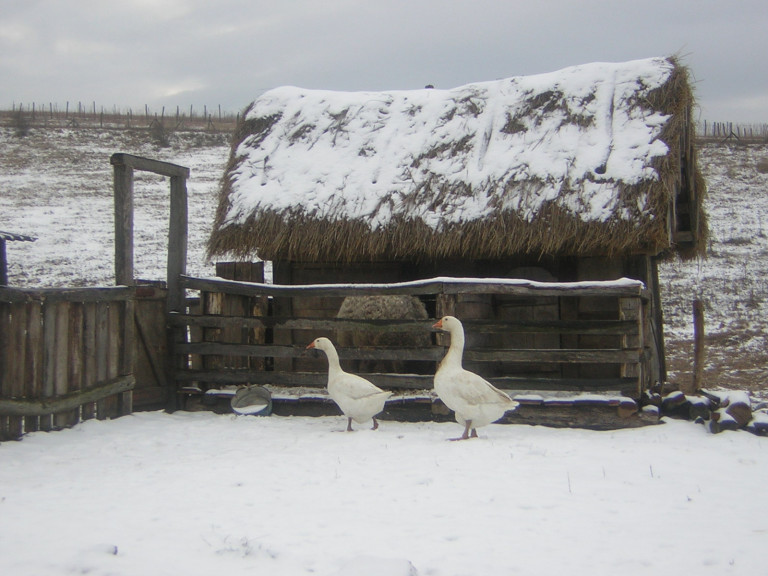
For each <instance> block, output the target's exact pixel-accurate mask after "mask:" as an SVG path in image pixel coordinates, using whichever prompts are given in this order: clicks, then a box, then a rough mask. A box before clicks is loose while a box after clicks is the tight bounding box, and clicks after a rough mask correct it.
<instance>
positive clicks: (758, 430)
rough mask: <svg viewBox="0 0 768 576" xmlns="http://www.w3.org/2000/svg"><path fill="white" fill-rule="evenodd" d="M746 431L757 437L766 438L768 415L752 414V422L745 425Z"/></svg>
mask: <svg viewBox="0 0 768 576" xmlns="http://www.w3.org/2000/svg"><path fill="white" fill-rule="evenodd" d="M746 429H747V430H749V431H750V432H752V433H753V434H757V435H758V436H768V414H766V413H765V412H754V413H753V417H752V420H751V421H750V422H749V424H747V426H746Z"/></svg>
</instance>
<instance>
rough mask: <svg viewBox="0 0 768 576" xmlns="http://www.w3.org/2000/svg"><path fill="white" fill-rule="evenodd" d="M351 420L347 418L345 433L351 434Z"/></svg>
mask: <svg viewBox="0 0 768 576" xmlns="http://www.w3.org/2000/svg"><path fill="white" fill-rule="evenodd" d="M352 431H353V430H352V418H347V432H352Z"/></svg>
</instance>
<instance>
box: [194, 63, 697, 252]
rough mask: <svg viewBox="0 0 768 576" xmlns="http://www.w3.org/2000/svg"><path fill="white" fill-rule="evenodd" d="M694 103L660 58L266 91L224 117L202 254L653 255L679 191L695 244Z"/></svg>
mask: <svg viewBox="0 0 768 576" xmlns="http://www.w3.org/2000/svg"><path fill="white" fill-rule="evenodd" d="M692 104H693V98H692V94H691V89H690V86H689V82H688V73H687V70H686V68H685V67H683V66H681V65H680V64H679V63H678V62H677V61H676V60H675V59H674V58H669V59H663V58H652V59H646V60H637V61H633V62H627V63H620V64H609V63H595V64H587V65H583V66H576V67H571V68H567V69H564V70H561V71H559V72H554V73H550V74H541V75H536V76H526V77H515V78H509V79H505V80H499V81H494V82H486V83H477V84H469V85H466V86H461V87H459V88H455V89H452V90H433V89H423V90H413V91H392V92H329V91H317V90H303V89H299V88H293V87H284V88H277V89H275V90H271V91H269V92H266V93H265V94H263V95H262V96H261V97H259V98H258V99H257V100H256V101H255V102H253V103H252V104H251V105H250V106H249V107H248V108H247V109H246V110H245V112H244V114H243V115H242V120H241V121H240V123H239V125H238V127H237V130H236V133H235V135H234V139H233V143H232V152H231V156H230V160H229V164H228V166H227V169H226V172H225V174H224V177H223V178H222V184H221V189H220V198H219V206H218V210H217V213H216V219H215V222H214V228H213V232H212V235H211V238H210V241H209V254H210V255H211V256H224V255H230V256H236V257H243V258H248V257H253V256H258V257H260V258H262V259H264V260H295V261H340V262H354V261H373V260H392V259H395V260H420V259H440V258H473V259H478V258H489V259H497V258H505V257H509V256H512V255H520V254H532V255H545V254H546V255H564V254H568V255H618V254H625V253H630V252H631V253H636V252H642V253H653V254H659V253H662V252H669V251H671V250H675V249H676V246H675V242H676V240H677V239H676V228H677V225H678V221H679V218H678V217H677V216H676V215H675V209H674V206H675V202H676V200H677V199H679V198H686V199H687V202H688V203H690V204H691V205H690V206H687V207H686V209H685V211H686V212H693V216H692V220H691V221H692V222H694V223H695V226H694V229H693V230H692V231H691V232H692V233H688V234H687V235H686V236H687V238H686V246H685V247H686V250H687V251H688V252H689V253H695V252H697V251H699V250H700V249H701V247H702V246H703V244H704V236H705V230H706V223H705V218H704V217H703V214H702V213H701V198H702V195H703V193H704V186H703V182H702V179H701V176H700V174H699V172H698V169H697V168H696V162H695V151H694V150H693V145H692V142H693V132H692V131H693V126H692V125H691V122H689V120H688V119H689V118H690V110H691V107H692ZM681 163H682V164H681ZM683 172H687V173H688V174H687V175H683V176H682V177H681V174H682V173H683ZM681 237H682V236H681ZM677 248H679V246H678V247H677Z"/></svg>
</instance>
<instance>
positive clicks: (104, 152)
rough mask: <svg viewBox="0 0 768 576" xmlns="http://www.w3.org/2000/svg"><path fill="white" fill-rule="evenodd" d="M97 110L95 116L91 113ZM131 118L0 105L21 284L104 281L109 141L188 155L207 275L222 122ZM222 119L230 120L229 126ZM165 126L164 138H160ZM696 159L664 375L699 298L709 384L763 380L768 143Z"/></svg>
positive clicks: (159, 231)
mask: <svg viewBox="0 0 768 576" xmlns="http://www.w3.org/2000/svg"><path fill="white" fill-rule="evenodd" d="M97 116H98V115H97ZM146 120H147V118H143V120H142V121H141V122H139V121H138V119H134V120H133V121H132V123H131V125H130V126H127V125H123V126H115V125H111V126H99V125H94V124H93V122H92V121H89V123H85V122H79V123H76V125H75V123H72V124H71V125H69V126H68V125H66V123H65V124H64V125H62V123H61V122H58V121H56V122H54V120H53V119H50V121H49V122H47V123H45V122H44V123H43V124H42V125H40V124H38V125H31V126H30V127H29V130H28V133H27V135H26V136H24V137H18V136H17V135H16V134H17V126H14V124H13V118H12V117H10V116H9V115H8V114H7V113H5V114H3V113H0V230H6V231H9V232H17V233H23V234H29V235H33V236H36V237H37V238H38V240H37V241H36V242H34V243H22V242H14V243H10V244H9V247H8V259H9V262H10V269H9V277H10V282H11V284H13V285H17V286H84V285H110V284H112V283H114V279H113V275H114V272H113V266H114V264H113V257H114V248H113V220H112V210H113V206H112V168H111V166H110V164H109V157H110V156H111V155H112V154H113V153H115V152H127V153H131V154H137V155H140V156H148V157H152V158H157V159H159V160H165V161H169V162H173V163H176V164H181V165H183V166H187V167H189V168H190V169H191V177H190V180H189V182H188V186H189V230H190V246H189V264H188V270H189V272H190V273H191V274H194V275H201V276H211V275H213V273H214V267H213V264H212V263H209V262H206V261H205V242H206V240H207V237H208V234H209V233H210V229H211V224H212V220H213V214H214V210H215V206H216V193H217V187H218V180H219V178H220V177H221V174H222V172H223V167H224V164H225V162H226V160H227V158H228V154H229V143H228V141H229V134H230V133H231V128H232V124H231V121H232V119H231V118H230V119H229V121H230V124H229V125H226V124H223V123H222V124H221V125H219V124H216V123H215V122H213V123H208V122H204V123H202V124H200V123H198V124H196V125H195V126H194V127H193V126H192V123H191V119H189V118H187V120H186V122H187V123H186V124H182V125H179V126H178V127H176V125H174V124H173V123H172V122H171V121H170V119H168V118H166V119H165V121H164V122H163V127H164V131H163V133H162V134H157V133H153V131H152V129H151V126H150V124H152V120H154V117H153V118H152V120H150V121H149V122H146ZM225 127H226V129H225ZM161 136H162V137H164V138H165V140H164V139H163V138H161ZM700 163H701V167H702V170H703V172H704V175H705V178H706V180H707V182H708V187H709V198H708V201H707V203H706V209H707V211H708V213H709V220H710V229H711V233H710V241H709V247H708V258H707V259H705V260H701V261H698V260H697V261H691V262H680V261H676V260H673V261H670V262H665V263H663V264H662V265H661V270H660V274H661V281H662V300H663V303H664V314H665V331H666V335H667V362H668V368H669V372H670V374H669V376H670V380H671V381H686V380H689V379H690V378H691V364H692V352H693V345H692V332H693V329H692V302H693V300H694V299H695V298H697V297H698V298H701V299H702V300H703V301H704V303H705V306H706V316H705V320H706V333H707V364H706V369H705V383H706V386H707V387H711V388H715V387H718V386H721V387H725V388H739V389H751V390H754V391H764V390H768V330H767V327H768V282H766V275H767V274H768V173H766V172H768V144H766V143H765V142H760V143H750V144H745V143H744V142H742V141H740V140H737V139H735V138H730V139H727V140H726V139H708V140H707V141H706V142H703V143H702V144H701V146H700ZM135 194H136V201H135V210H136V273H137V276H139V277H141V278H146V279H163V278H164V276H165V253H166V248H165V244H166V241H167V218H168V183H167V181H165V180H164V179H163V178H162V177H157V176H154V175H151V174H146V173H136V186H135Z"/></svg>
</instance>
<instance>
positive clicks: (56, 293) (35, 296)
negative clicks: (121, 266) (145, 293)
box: [0, 286, 135, 303]
mask: <svg viewBox="0 0 768 576" xmlns="http://www.w3.org/2000/svg"><path fill="white" fill-rule="evenodd" d="M134 293H135V288H133V287H127V286H106V287H96V288H7V287H0V302H9V303H21V302H33V301H39V302H119V301H125V300H130V299H131V298H133V295H134Z"/></svg>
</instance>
